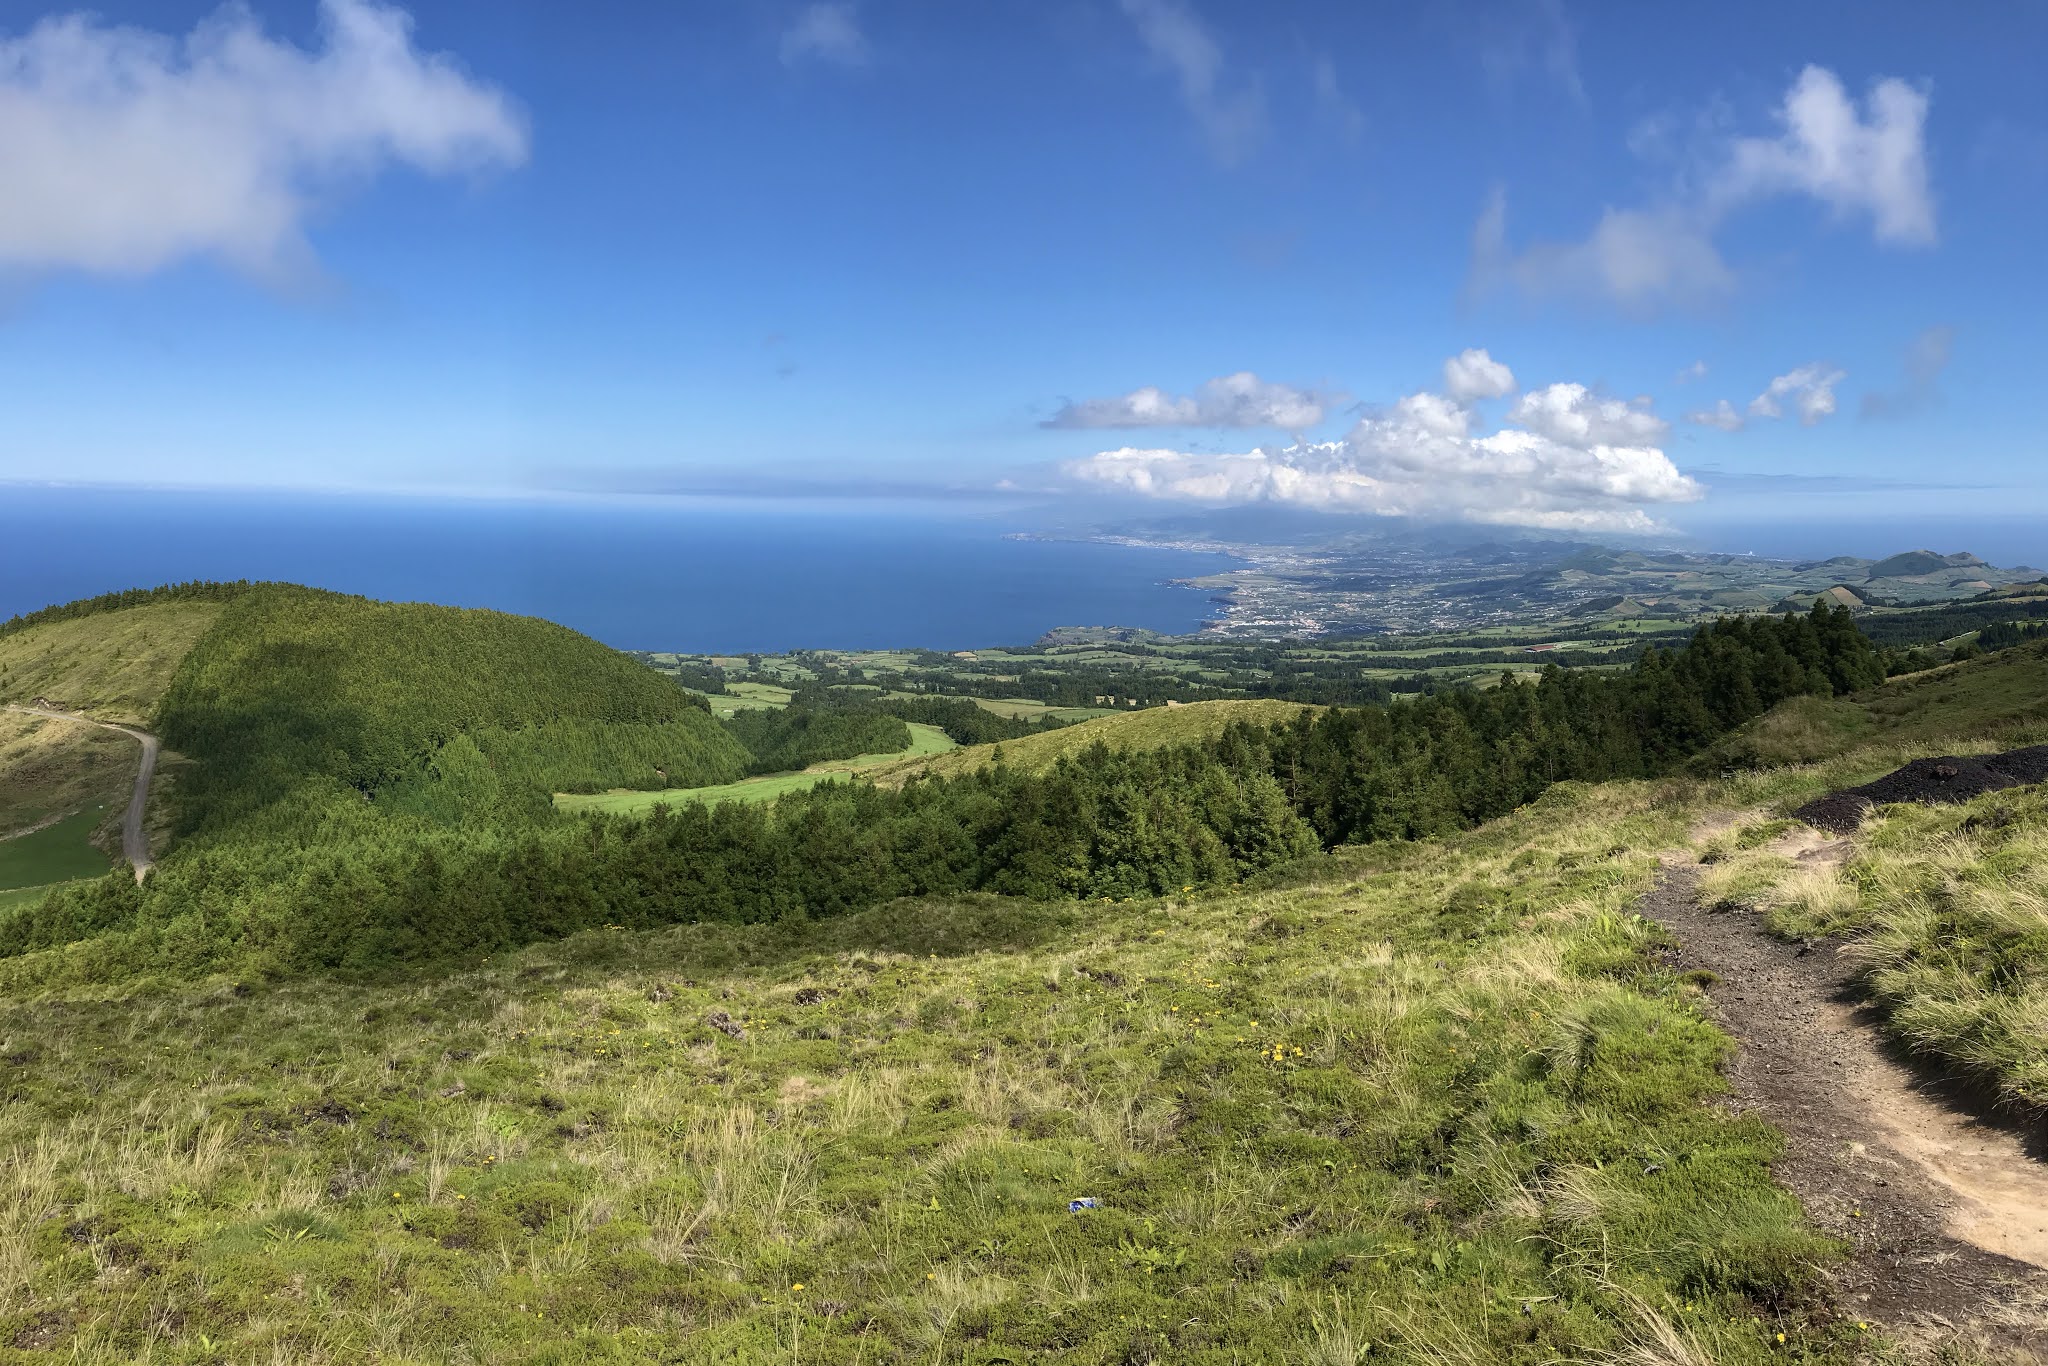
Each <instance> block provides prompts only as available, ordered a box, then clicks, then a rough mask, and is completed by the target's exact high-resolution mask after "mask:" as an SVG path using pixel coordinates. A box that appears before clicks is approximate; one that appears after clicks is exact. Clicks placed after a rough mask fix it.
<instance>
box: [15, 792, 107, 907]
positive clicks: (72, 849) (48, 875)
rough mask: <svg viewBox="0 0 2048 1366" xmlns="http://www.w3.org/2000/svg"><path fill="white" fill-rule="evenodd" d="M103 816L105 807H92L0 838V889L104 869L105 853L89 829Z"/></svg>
mask: <svg viewBox="0 0 2048 1366" xmlns="http://www.w3.org/2000/svg"><path fill="white" fill-rule="evenodd" d="M106 818H107V812H106V808H105V807H93V808H90V809H88V810H85V811H79V812H74V813H73V814H71V815H69V816H66V817H64V818H63V819H62V820H60V821H57V822H55V823H54V824H51V825H46V826H44V827H43V828H42V829H40V830H36V831H33V832H31V833H29V834H26V835H16V836H14V837H13V838H12V839H5V840H0V892H7V891H15V890H18V889H20V888H24V887H42V886H44V885H46V884H48V883H52V882H65V881H68V880H70V879H72V878H82V877H98V876H99V875H100V874H102V873H104V872H106V871H107V867H108V861H107V856H106V855H105V854H103V853H101V852H100V851H99V850H98V849H97V848H95V847H94V846H93V844H92V832H93V831H94V830H96V829H98V828H99V826H100V824H101V823H102V822H103V821H105V820H106Z"/></svg>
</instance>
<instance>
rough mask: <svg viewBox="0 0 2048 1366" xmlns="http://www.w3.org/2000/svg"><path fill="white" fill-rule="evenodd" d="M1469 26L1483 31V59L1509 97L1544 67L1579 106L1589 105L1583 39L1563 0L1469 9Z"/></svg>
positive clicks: (1519, 0)
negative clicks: (1581, 50)
mask: <svg viewBox="0 0 2048 1366" xmlns="http://www.w3.org/2000/svg"><path fill="white" fill-rule="evenodd" d="M1460 17H1461V19H1462V21H1463V24H1464V25H1465V26H1466V27H1467V28H1469V29H1470V30H1472V31H1474V32H1476V33H1478V34H1479V35H1480V41H1479V60H1480V64H1481V65H1482V66H1483V67H1484V68H1485V70H1486V75H1487V79H1488V80H1489V81H1491V82H1492V83H1493V86H1494V89H1495V90H1496V91H1497V92H1499V93H1501V94H1503V95H1505V94H1506V93H1508V92H1509V91H1510V90H1512V89H1513V87H1514V85H1515V83H1516V82H1517V81H1518V80H1519V79H1520V77H1521V76H1522V74H1523V73H1524V72H1526V71H1530V70H1536V71H1541V72H1542V73H1543V74H1544V75H1545V76H1546V77H1547V78H1548V79H1549V80H1550V83H1551V84H1552V85H1554V86H1555V87H1556V88H1557V89H1558V90H1559V91H1561V92H1563V93H1564V94H1565V95H1566V96H1567V97H1568V98H1570V99H1571V101H1572V102H1573V103H1574V104H1578V105H1584V104H1585V103H1586V85H1585V82H1584V81H1583V80H1581V79H1580V77H1579V40H1578V35H1577V34H1576V33H1574V32H1573V31H1572V25H1571V18H1570V16H1568V15H1567V14H1566V13H1565V10H1564V4H1563V0H1507V2H1506V3H1504V4H1488V5H1485V6H1483V7H1480V8H1478V9H1475V10H1470V11H1466V12H1464V13H1463V14H1462V15H1461V16H1460Z"/></svg>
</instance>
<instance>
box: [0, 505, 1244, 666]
mask: <svg viewBox="0 0 2048 1366" xmlns="http://www.w3.org/2000/svg"><path fill="white" fill-rule="evenodd" d="M1029 525H1030V523H1029V522H1028V521H1014V520H1013V521H1004V520H1002V519H997V518H990V517H987V516H985V515H981V514H979V513H952V514H947V513H945V512H939V511H931V510H928V509H926V510H920V509H915V508H904V507H896V506H890V507H886V508H885V507H883V506H880V505H841V506H837V507H831V508H819V507H816V506H811V505H799V506H795V507H776V506H771V505H764V504H761V503H737V502H718V501H713V500H701V501H688V502H686V501H683V500H672V499H663V500H647V501H645V502H641V503H603V504H598V503H579V504H543V503H534V502H489V501H482V500H441V499H425V498H405V499H397V498H367V497H310V496H303V495H299V496H287V495H281V494H263V495H258V494H218V493H193V492H173V493H158V492H141V491H135V490H119V491H108V490H96V489H78V488H25V487H21V486H5V485H0V619H4V618H6V617H8V616H12V615H14V614H16V613H19V612H27V611H33V610H35V609H36V608H39V607H44V606H48V605H50V604H52V603H59V602H69V601H72V600H74V599H77V598H82V597H90V596H92V595H94V594H98V593H104V592H109V591H113V590H116V589H122V588H133V587H148V586H152V585H155V584H161V583H172V582H178V581H182V580H188V579H273V580H286V581H289V582H293V583H303V584H310V585H312V586H314V587H318V588H331V589H335V590H338V591H341V592H347V593H361V594H365V595H367V596H369V597H375V598H385V599H390V600H393V601H408V602H437V603H445V604H449V605H452V606H458V607H492V608H496V609H498V610H500V611H505V612H519V613H525V614H529V615H532V616H539V617H546V618H548V619H549V620H551V621H558V622H561V623H562V624H563V625H565V626H570V627H573V628H575V629H576V630H579V631H582V632H585V633H586V634H588V635H591V636H595V637H596V638H597V639H599V640H602V641H604V642H605V643H606V644H609V645H613V646H616V647H618V648H620V649H633V650H678V651H684V652H707V653H713V652H715V653H721V654H726V653H741V652H746V651H761V652H763V653H771V652H776V651H782V650H789V649H796V648H802V647H818V648H836V649H886V648H895V647H918V646H921V647H925V648H929V649H944V650H964V649H975V648H980V647H986V646H992V645H1016V644H1028V643H1030V642H1031V641H1034V640H1036V639H1037V638H1038V637H1039V636H1041V635H1043V634H1044V633H1045V632H1046V631H1048V630H1050V629H1052V628H1053V627H1055V626H1139V627H1145V628H1149V629H1151V630H1155V631H1164V632H1173V633H1178V632H1186V631H1193V630H1196V629H1198V628H1199V627H1200V626H1201V624H1202V623H1203V622H1204V621H1205V620H1209V619H1212V618H1213V617H1214V616H1215V615H1216V614H1217V612H1218V610H1219V609H1218V608H1217V607H1216V606H1215V605H1213V604H1212V603H1210V601H1209V595H1208V594H1206V593H1203V592H1199V591H1196V590H1191V589H1187V588H1180V587H1175V586H1172V585H1171V584H1169V583H1168V582H1167V581H1168V580H1171V579H1180V578H1189V577H1194V576H1197V575H1203V574H1214V573H1218V572H1220V571H1222V570H1225V569H1229V568H1232V567H1235V565H1236V561H1233V560H1231V559H1230V558H1228V557H1227V556H1222V555H1208V554H1197V553H1192V552H1183V551H1175V550H1152V549H1138V548H1133V547H1126V546H1114V545H1098V544H1088V543H1082V542H1068V541H1026V540H1015V539H1009V538H1007V537H1006V535H1005V533H1006V532H1009V531H1013V530H1020V529H1028V527H1029Z"/></svg>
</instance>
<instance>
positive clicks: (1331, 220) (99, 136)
mask: <svg viewBox="0 0 2048 1366" xmlns="http://www.w3.org/2000/svg"><path fill="white" fill-rule="evenodd" d="M71 13H72V12H70V11H66V10H62V9H58V10H51V11H47V12H44V11H40V10H38V9H36V8H34V7H31V6H24V5H9V6H6V7H4V8H0V176H4V177H5V180H6V183H8V184H9V185H10V186H11V187H13V188H12V189H11V190H10V193H9V195H8V197H7V200H6V202H4V203H0V309H4V312H0V480H17V481H19V480H40V479H66V480H78V481H88V482H91V481H104V482H117V483H174V484H200V485H205V484H223V485H239V486H284V487H297V486H306V487H319V488H353V489H390V490H423V489H438V490H458V491H468V492H477V493H490V494H500V493H516V494H522V495H542V496H549V495H555V494H576V493H588V492H591V491H609V492H625V493H633V492H639V491H663V490H666V491H677V490H697V489H707V488H711V489H736V490H745V491H751V492H764V491H765V492H772V491H774V490H776V489H777V488H782V489H789V490H802V491H806V492H819V491H831V490H834V489H848V490H859V489H890V490H905V489H908V490H917V489H928V490H941V491H955V492H981V491H987V490H990V489H993V488H996V487H998V486H999V485H1000V486H1003V487H1007V488H1011V489H1015V490H1021V491H1024V492H1026V493H1032V494H1036V493H1038V492H1039V491H1047V496H1052V497H1057V498H1062V499H1065V498H1077V499H1078V498H1103V497H1108V496H1115V497H1117V498H1120V499H1124V500H1126V502H1127V503H1128V502H1135V503H1137V504H1140V505H1150V504H1153V503H1158V504H1160V505H1162V506H1168V505H1170V506H1174V507H1199V506H1211V505H1217V504H1227V503H1242V502H1279V503H1295V504H1300V505H1304V506H1313V507H1319V508H1324V509H1326V510H1333V511H1339V512H1344V513H1349V514H1357V515H1370V514H1378V513H1400V512H1407V513H1415V514H1418V515H1427V516H1432V517H1435V516H1448V517H1459V518H1470V519H1472V520H1477V521H1487V522H1504V523H1519V524H1525V525H1536V526H1546V527H1553V528H1565V529H1583V530H1602V529H1606V530H1624V531H1626V530H1641V529H1644V528H1646V527H1650V528H1654V527H1661V526H1668V525H1674V524H1675V525H1681V526H1683V525H1688V524H1700V523H1701V521H1702V519H1707V520H1711V519H1712V518H1713V517H1715V516H1719V515H1725V516H1730V517H1733V516H1735V515H1736V513H1737V511H1738V510H1744V511H1746V513H1747V514H1750V515H1755V516H1764V517H1768V516H1770V515H1783V516H1794V515H1810V514H1811V513H1812V510H1813V509H1815V508H1817V507H1818V506H1820V504H1821V503H1822V502H1824V503H1825V504H1826V506H1827V507H1828V508H1829V509H1831V510H1833V511H1835V512H1840V511H1841V510H1842V509H1844V508H1847V507H1850V506H1852V505H1853V506H1854V507H1856V508H1859V509H1862V510H1864V511H1867V512H1869V513H1870V514H1872V515H1878V514H1884V515H1891V514H1909V513H1914V512H1918V511H1924V510H1927V509H1948V510H1952V511H1955V512H1957V513H1962V512H1966V511H1968V510H1969V509H1971V508H1976V507H1982V506H1984V505H1985V502H1986V499H1987V498H1991V499H1994V500H1995V506H1996V507H1997V509H1998V510H1999V511H2000V512H2002V513H2021V512H2038V511H2042V510H2048V509H2043V507H2042V503H2043V499H2042V496H2041V494H2040V491H2039V481H2038V479H2037V477H2036V470H2037V469H2038V467H2039V462H2040V459H2041V456H2042V454H2043V452H2042V443H2041V440H2040V437H2039V435H2038V432H2039V430H2040V423H2039V419H2038V416H2037V414H2036V412H2035V411H2034V409H2035V407H2036V400H2035V397H2034V395H2035V392H2036V390H2037V388H2038V384H2037V380H2036V374H2037V371H2038V367H2039V366H2040V363H2041V346H2040V340H2041V335H2042V323H2041V315H2042V306H2043V304H2044V303H2048V288H2044V279H2043V269H2042V264H2041V258H2040V240H2039V239H2040V226H2041V224H2042V222H2043V221H2044V212H2043V211H2044V209H2048V93H2044V92H2048V87H2044V85H2043V83H2042V82H2041V80H2040V79H2039V69H2038V68H2039V57H2040V54H2041V53H2042V52H2043V51H2048V10H2043V9H2041V8H2040V7H2034V6H2010V7H1996V8H1994V7H1961V8H1957V7H1950V8H1948V9H1945V10H1939V11H1937V10H1933V9H1929V8H1928V7H1926V6H1924V5H1907V4H1869V3H1857V4H1809V5H1799V6H1789V7H1788V6H1782V5H1771V6H1765V5H1739V4H1738V5H1721V6H1690V7H1677V6H1612V5H1600V6H1594V5H1589V4H1571V3H1568V0H1560V2H1559V3H1543V2H1538V0H1512V2H1505V3H1479V0H1438V2H1436V3H1425V4H1418V5H1414V6H1381V5H1373V6H1366V5H1349V4H1331V3H1324V4H1306V3H1299V4H1287V3H1277V2H1276V3H1269V4H1263V5H1257V6H1251V5H1238V4H1223V3H1217V2H1216V0H1208V2H1207V3H1203V2H1201V0H1037V2H1036V3H1024V2H1023V0H1014V2H1011V0H986V2H983V0H977V3H972V4H933V3H917V4H907V3H885V2H884V0H864V2H862V3H847V4H812V3H774V2H772V0H758V2H756V0H716V2H715V3H714V2H712V0H703V2H701V3H662V4H635V5H628V4H623V3H606V2H604V0H599V2H597V3H592V4H587V5H580V6H562V5H541V4H538V3H525V2H524V0H492V2H491V3H481V2H477V0H415V3H413V4H411V5H409V6H407V7H405V8H404V9H394V8H391V7H388V6H384V5H380V4H375V3H371V0H328V3H327V4H326V5H324V6H320V5H315V4H313V3H310V2H309V0H253V3H252V4H251V5H250V6H249V7H248V8H247V9H246V10H243V11H241V12H239V13H238V12H236V11H232V10H230V11H220V10H218V9H217V8H216V7H215V6H212V5H209V4H193V3H185V2H184V0H150V2H149V3H147V4H138V3H120V2H119V0H116V2H115V3H102V4H99V5H96V6H95V8H94V11H93V13H94V16H95V17H93V18H90V19H87V18H80V17H76V16H75V15H73V16H72V17H68V18H67V17H66V16H67V15H71ZM1481 352H1483V353H1484V354H1483V355H1478V354H1475V353H1481ZM1454 357H1462V358H1464V359H1462V360H1461V361H1459V362H1458V363H1457V365H1456V366H1455V367H1454V371H1453V372H1447V370H1446V362H1447V361H1449V360H1451V359H1452V358H1454ZM1233 376H1241V377H1245V378H1238V379H1235V380H1233V379H1231V378H1230V377H1233ZM1774 382H1775V388H1774ZM1205 386H1207V387H1205ZM1569 386H1577V387H1569ZM1724 403H1725V405H1726V406H1725V408H1724V407H1722V405H1723V404H1724ZM1773 410H1775V412H1776V413H1777V414H1778V415H1777V416H1771V415H1770V414H1771V412H1772V411H1773ZM1694 414H1698V415H1701V416H1702V417H1712V418H1713V419H1714V421H1713V422H1712V423H1709V422H1702V421H1695V420H1693V417H1692V416H1691V415H1694ZM1716 424H1718V425H1716ZM1738 424H1739V427H1738ZM1986 489H1993V490H1995V493H1992V494H1987V493H1986V491H1985V490H1986ZM0 496H4V493H0Z"/></svg>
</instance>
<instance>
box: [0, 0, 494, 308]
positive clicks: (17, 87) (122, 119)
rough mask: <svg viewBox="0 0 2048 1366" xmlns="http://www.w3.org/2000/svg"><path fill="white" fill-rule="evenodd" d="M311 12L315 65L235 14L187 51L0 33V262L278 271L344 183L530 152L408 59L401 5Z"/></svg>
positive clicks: (209, 26) (92, 24)
mask: <svg viewBox="0 0 2048 1366" xmlns="http://www.w3.org/2000/svg"><path fill="white" fill-rule="evenodd" d="M320 14H321V25H320V31H321V40H320V46H319V48H318V49H317V50H315V51H310V52H309V51H305V50H302V49H300V48H298V47H295V46H293V45H291V44H289V43H284V42H279V41H277V40H275V39H272V38H271V37H269V36H268V35H267V34H265V33H264V31H263V30H262V28H261V26H260V25H259V24H258V23H257V21H256V20H255V18H254V17H253V16H252V15H251V14H250V13H249V11H248V10H246V9H245V8H243V7H242V6H240V5H229V6H227V7H225V8H223V9H221V10H220V11H218V12H217V13H216V14H214V15H213V16H212V17H211V18H208V19H206V20H203V21H202V22H201V23H200V24H199V25H198V26H197V27H196V28H195V29H193V31H192V32H191V33H190V34H188V35H185V36H184V37H182V38H176V37H169V36H166V35H162V34H158V33H151V32H147V31H144V30H141V29H136V28H126V27H114V26H109V25H105V24H102V23H101V22H100V21H98V20H97V19H95V18H93V17H91V16H89V15H83V14H76V15H67V16H62V17H55V18H48V19H44V20H42V21H41V22H39V23H38V24H36V26H35V27H33V28H31V29H29V30H28V31H27V33H25V34H23V35H21V36H19V37H12V38H6V39H0V185H4V186H5V187H6V199H5V202H4V204H0V265H5V266H12V267H15V268H19V269H28V270H52V269H65V268H69V269H77V270H86V271H94V272H99V273H104V274H114V275H140V274H145V273H147V272H150V271H153V270H157V269H159V268H161V267H163V266H166V265H169V264H171V263H173V262H175V261H178V260H182V259H184V258H187V257H192V256H199V255H211V256H216V257H219V258H221V259H223V260H226V261H228V262H229V263H231V264H232V265H234V266H236V267H237V268H239V269H242V270H246V271H249V272H251V273H252V274H257V275H266V276H278V275H283V274H286V273H289V272H290V271H292V270H294V269H295V268H299V267H302V266H303V265H304V264H305V263H306V262H307V261H308V260H309V259H310V255H311V252H310V248H309V247H308V246H307V245H306V242H305V238H304V225H305V222H306V219H307V218H308V216H309V215H310V214H311V212H312V210H313V209H314V207H315V206H316V204H317V203H318V202H320V200H321V199H322V198H323V197H325V196H327V195H331V194H332V192H333V191H334V190H335V189H336V188H338V187H341V186H345V185H348V184H351V183H355V182H360V181H362V180H366V179H368V178H370V177H371V176H373V175H375V174H376V173H377V172H378V171H379V170H380V169H382V168H383V167H385V166H386V165H389V164H402V165H406V166H410V167H413V168H415V169H417V170H420V171H423V172H426V173H428V174H432V175H446V174H451V173H458V172H465V171H474V170H477V169H482V168H487V167H494V166H509V165H517V164H520V163H521V162H523V161H524V160H525V159H526V155H527V133H526V126H525V122H524V120H523V118H522V117H521V115H520V114H519V112H518V111H517V110H516V109H515V108H514V107H513V105H512V103H511V102H510V100H508V99H507V98H506V96H505V95H504V94H503V93H501V92H500V91H498V90H496V89H494V88H492V87H491V86H489V85H486V84H483V83H481V82H479V81H476V80H474V79H473V78H471V77H470V76H469V75H467V74H466V73H465V72H464V71H463V70H462V69H461V68H460V67H459V66H458V65H457V64H456V63H455V62H454V61H453V60H452V59H451V58H449V57H447V56H444V55H440V54H431V53H422V52H420V51H419V50H418V49H417V48H415V47H414V45H413V41H412V20H411V18H410V17H409V16H408V15H407V14H406V13H405V11H403V10H400V9H396V8H393V7H391V6H389V5H384V4H379V3H376V0H322V4H321V7H320Z"/></svg>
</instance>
